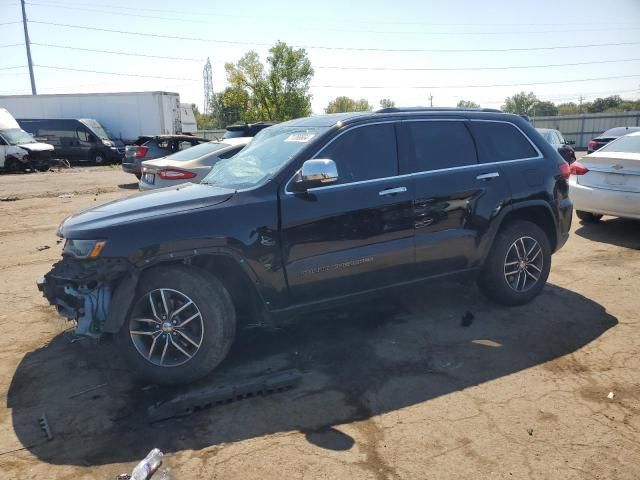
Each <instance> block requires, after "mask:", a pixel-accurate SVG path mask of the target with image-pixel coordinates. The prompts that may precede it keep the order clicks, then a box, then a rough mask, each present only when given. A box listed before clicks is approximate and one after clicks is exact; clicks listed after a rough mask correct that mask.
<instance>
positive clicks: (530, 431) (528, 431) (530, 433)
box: [527, 428, 533, 437]
mask: <svg viewBox="0 0 640 480" xmlns="http://www.w3.org/2000/svg"><path fill="white" fill-rule="evenodd" d="M527 433H528V434H529V436H530V437H532V436H533V428H527Z"/></svg>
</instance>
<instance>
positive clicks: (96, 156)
mask: <svg viewBox="0 0 640 480" xmlns="http://www.w3.org/2000/svg"><path fill="white" fill-rule="evenodd" d="M91 161H92V162H93V163H95V164H96V165H103V164H105V163H107V157H106V156H105V154H104V153H102V152H93V153H92V154H91Z"/></svg>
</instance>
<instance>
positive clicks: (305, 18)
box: [48, 0, 636, 33]
mask: <svg viewBox="0 0 640 480" xmlns="http://www.w3.org/2000/svg"><path fill="white" fill-rule="evenodd" d="M48 3H49V4H50V5H71V6H75V7H78V6H80V7H87V6H91V4H86V3H81V2H80V3H79V2H68V1H67V2H65V1H57V0H55V1H54V3H51V2H48ZM100 8H109V9H115V10H133V11H136V12H139V11H140V8H139V7H130V6H126V5H100ZM144 10H145V11H150V12H164V13H178V14H182V15H189V13H188V12H185V11H184V10H172V9H166V8H164V9H160V8H148V7H145V8H144ZM193 15H195V16H198V17H202V16H212V17H229V18H234V19H237V18H255V19H258V20H264V17H261V16H258V15H244V14H242V13H239V12H234V13H227V14H225V13H220V12H219V11H218V12H211V11H203V10H200V9H199V10H198V11H197V13H195V14H193ZM278 18H279V19H282V20H284V21H289V20H297V21H309V20H313V21H316V22H321V23H325V22H326V21H328V20H331V21H334V22H341V23H349V24H354V23H355V24H367V25H371V24H378V25H422V26H424V25H427V26H481V25H484V26H490V27H496V26H509V27H511V26H513V22H506V23H498V22H489V23H477V22H475V23H459V22H444V23H443V22H440V23H438V22H403V21H386V22H380V21H370V20H359V19H358V18H344V19H340V18H334V17H331V18H326V17H324V18H321V17H320V18H319V17H317V16H315V17H309V16H295V17H294V16H282V15H281V16H279V17H278ZM585 21H586V20H585ZM574 23H580V21H579V20H575V21H574ZM566 24H567V23H566V22H557V23H552V22H543V23H518V25H519V26H538V27H544V26H549V25H558V26H563V27H565V26H566ZM598 25H636V22H619V21H615V22H604V21H598ZM518 33H522V32H518Z"/></svg>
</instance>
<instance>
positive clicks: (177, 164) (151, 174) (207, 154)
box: [138, 137, 251, 190]
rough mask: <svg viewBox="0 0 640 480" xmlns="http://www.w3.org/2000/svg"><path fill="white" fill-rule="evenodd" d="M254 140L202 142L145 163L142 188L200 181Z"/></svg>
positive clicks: (244, 138)
mask: <svg viewBox="0 0 640 480" xmlns="http://www.w3.org/2000/svg"><path fill="white" fill-rule="evenodd" d="M250 141H251V137H238V138H229V139H224V140H223V141H221V142H208V143H201V144H200V145H196V146H194V147H190V148H187V149H185V150H181V151H179V152H176V153H174V154H172V155H167V156H166V157H162V158H156V159H154V160H147V161H145V162H142V176H141V177H140V181H139V182H138V188H139V189H140V190H153V189H156V188H164V187H173V186H175V185H180V184H182V183H185V182H191V183H200V181H201V180H202V179H203V178H204V177H206V176H207V174H208V173H209V172H210V171H211V169H212V168H213V166H214V165H215V164H216V163H218V162H219V161H220V160H223V159H225V158H231V157H232V156H234V155H235V154H236V153H238V152H239V151H240V150H242V149H243V148H244V146H245V145H246V144H247V143H249V142H250Z"/></svg>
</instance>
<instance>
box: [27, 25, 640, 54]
mask: <svg viewBox="0 0 640 480" xmlns="http://www.w3.org/2000/svg"><path fill="white" fill-rule="evenodd" d="M31 23H37V24H41V25H52V26H56V27H63V28H77V29H81V30H92V31H98V32H109V33H120V34H124V35H135V36H141V37H151V38H167V39H171V40H187V41H195V42H207V43H223V44H227V45H245V46H246V45H249V46H271V44H267V43H259V42H243V41H237V40H235V41H234V40H217V39H210V38H200V37H184V36H178V35H161V34H156V33H143V32H132V31H128V30H115V29H110V28H100V27H87V26H84V25H71V24H66V23H55V22H43V21H40V20H31ZM638 44H640V42H618V43H592V44H586V45H556V46H552V47H519V48H518V47H515V48H474V49H449V48H427V49H423V48H369V47H367V48H357V47H328V46H324V45H292V46H293V47H296V48H307V49H310V50H341V51H357V52H396V53H397V52H405V53H411V52H416V53H418V52H419V53H424V52H446V53H456V52H465V53H466V52H521V51H538V50H560V49H571V48H592V47H613V46H623V45H638Z"/></svg>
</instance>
